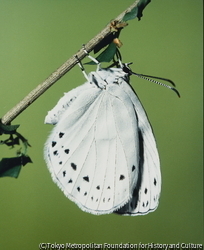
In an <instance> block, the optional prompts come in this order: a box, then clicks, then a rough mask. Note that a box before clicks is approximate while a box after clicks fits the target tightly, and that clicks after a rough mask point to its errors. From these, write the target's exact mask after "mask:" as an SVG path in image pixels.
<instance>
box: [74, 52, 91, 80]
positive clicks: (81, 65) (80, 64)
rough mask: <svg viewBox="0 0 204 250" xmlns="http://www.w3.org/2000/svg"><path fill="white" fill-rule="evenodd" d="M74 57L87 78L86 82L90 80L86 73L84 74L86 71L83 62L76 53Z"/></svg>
mask: <svg viewBox="0 0 204 250" xmlns="http://www.w3.org/2000/svg"><path fill="white" fill-rule="evenodd" d="M75 57H76V59H77V64H78V65H79V67H80V69H81V71H82V73H83V75H84V77H85V78H86V79H87V81H88V82H90V79H89V77H88V75H87V74H86V71H85V68H84V66H83V64H82V63H81V61H80V60H79V58H78V56H77V55H75Z"/></svg>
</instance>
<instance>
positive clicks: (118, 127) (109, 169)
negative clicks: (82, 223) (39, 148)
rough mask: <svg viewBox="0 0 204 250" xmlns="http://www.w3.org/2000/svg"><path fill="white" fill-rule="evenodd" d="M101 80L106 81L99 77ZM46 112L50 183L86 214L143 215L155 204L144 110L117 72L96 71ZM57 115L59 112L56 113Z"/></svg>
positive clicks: (155, 171)
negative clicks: (53, 126)
mask: <svg viewBox="0 0 204 250" xmlns="http://www.w3.org/2000/svg"><path fill="white" fill-rule="evenodd" d="M106 76H107V79H106V78H105V77H106ZM89 77H90V81H91V79H93V78H94V82H95V83H97V84H95V83H92V84H91V83H89V82H87V83H85V84H84V85H82V86H80V87H78V88H76V89H75V90H72V91H70V92H68V93H67V94H65V96H64V97H63V98H62V99H61V100H60V101H59V102H58V104H57V105H56V107H55V108H54V109H53V110H52V111H50V112H49V113H48V116H47V117H46V122H48V123H57V124H56V126H55V128H54V129H53V131H52V133H51V134H50V136H49V138H48V140H47V142H46V146H45V152H44V154H45V160H46V162H47V165H48V168H49V170H50V172H51V175H52V178H53V180H54V181H55V182H56V183H57V185H58V186H59V187H60V188H61V189H62V191H63V192H64V194H65V195H66V196H67V197H68V198H70V199H71V200H72V201H74V202H75V203H76V204H77V205H78V206H79V207H80V208H81V209H82V210H84V211H86V212H90V213H92V214H107V213H112V212H116V213H119V214H123V215H126V214H127V215H137V214H145V213H147V212H149V211H151V210H154V209H155V208H156V207H157V205H158V199H159V195H160V185H161V177H160V168H159V158H158V153H157V148H156V143H155V140H154V136H153V133H152V129H151V126H150V124H149V122H148V119H147V116H146V114H145V111H144V109H143V107H142V105H141V104H140V101H139V99H138V98H137V96H136V94H135V93H134V91H133V90H132V89H131V87H130V86H129V84H128V81H127V79H128V78H127V74H126V73H124V72H123V71H122V69H114V68H112V69H98V70H97V71H96V72H92V73H90V74H89ZM61 110H62V111H61Z"/></svg>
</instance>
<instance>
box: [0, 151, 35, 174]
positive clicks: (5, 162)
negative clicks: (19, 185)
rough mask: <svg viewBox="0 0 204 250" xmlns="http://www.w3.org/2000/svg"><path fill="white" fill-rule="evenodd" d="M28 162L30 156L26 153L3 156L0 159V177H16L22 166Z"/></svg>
mask: <svg viewBox="0 0 204 250" xmlns="http://www.w3.org/2000/svg"><path fill="white" fill-rule="evenodd" d="M29 162H30V163H32V161H31V159H30V157H29V156H27V155H21V156H18V157H12V158H3V159H2V160H1V161H0V177H6V176H10V177H14V178H18V175H19V173H20V171H21V168H22V166H25V165H26V164H27V163H29Z"/></svg>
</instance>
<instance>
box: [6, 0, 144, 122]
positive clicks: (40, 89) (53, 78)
mask: <svg viewBox="0 0 204 250" xmlns="http://www.w3.org/2000/svg"><path fill="white" fill-rule="evenodd" d="M139 2H140V0H137V1H135V2H134V3H133V4H132V5H131V6H130V7H129V8H128V9H126V10H125V11H123V12H122V13H121V14H120V15H119V16H118V17H116V18H115V19H114V20H117V21H119V22H120V21H121V20H122V18H123V16H124V15H125V14H126V13H127V12H130V11H131V10H132V9H133V8H134V7H136V6H137V5H138V3H139ZM110 33H111V30H110V24H108V25H107V26H106V27H105V28H104V29H103V30H102V31H101V32H100V33H99V34H98V35H96V36H95V37H94V38H92V39H91V40H90V41H89V42H88V43H87V44H86V45H85V47H86V50H87V51H88V52H90V51H92V50H93V49H94V47H95V46H96V45H97V44H98V43H99V42H100V41H101V40H102V39H103V38H104V37H106V36H108V35H109V34H110ZM76 55H77V57H78V58H79V59H80V60H82V59H83V58H84V57H85V56H86V54H85V53H84V51H83V49H81V50H79V51H78V52H77V53H76V54H74V55H73V56H72V57H71V58H70V59H69V60H67V61H66V62H65V63H64V64H62V65H61V66H60V67H59V68H58V69H57V70H56V71H55V72H53V73H52V74H51V75H50V76H49V77H48V78H47V79H46V80H45V81H44V82H42V83H41V84H39V85H38V86H37V87H36V88H35V89H34V90H32V91H31V92H30V93H29V94H28V95H27V96H26V97H25V98H24V99H23V100H22V101H20V102H19V103H18V104H17V105H16V106H15V107H13V108H12V109H11V110H10V111H8V112H7V113H6V114H5V115H4V116H3V117H2V119H1V122H2V123H3V124H9V123H10V122H11V121H13V120H14V119H15V118H16V117H17V116H18V115H19V114H20V113H21V112H23V111H24V110H25V109H26V108H27V107H28V106H29V105H31V104H32V103H33V102H34V101H35V100H36V99H37V98H38V97H40V96H41V95H42V94H43V93H44V92H45V91H46V90H47V89H48V88H50V87H51V86H52V85H53V84H54V83H55V82H57V81H58V80H59V79H60V78H61V77H62V76H64V75H65V74H66V73H67V72H68V71H69V70H70V69H72V68H73V67H74V66H75V65H76V64H77V60H76V57H75V56H76Z"/></svg>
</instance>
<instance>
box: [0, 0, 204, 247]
mask: <svg viewBox="0 0 204 250" xmlns="http://www.w3.org/2000/svg"><path fill="white" fill-rule="evenodd" d="M132 3H133V0H125V1H121V0H117V1H116V0H112V1H110V0H103V1H94V0H89V1H79V0H75V1H71V0H58V1H56V0H55V1H54V0H35V1H26V0H24V1H23V0H18V1H6V0H0V27H1V28H0V36H1V37H0V79H1V87H0V96H1V98H0V114H1V115H0V116H3V115H4V114H5V113H6V112H7V111H8V110H10V109H11V108H12V107H13V106H14V105H15V104H17V103H18V102H19V101H20V100H21V99H22V98H23V97H24V96H26V95H27V94H28V93H29V92H30V91H31V90H32V89H34V88H35V87H36V86H37V85H38V84H39V83H41V82H42V81H43V80H44V79H45V78H47V77H48V76H49V75H50V74H51V73H52V72H53V71H54V70H55V69H56V68H58V67H59V66H60V65H61V64H62V63H64V62H65V61H66V60H67V59H68V58H69V57H70V56H72V55H73V54H74V53H76V52H77V51H78V50H79V49H80V48H81V45H82V44H83V43H86V42H88V41H89V40H90V39H91V38H92V37H94V36H95V35H96V34H97V33H98V32H99V31H100V30H101V29H102V28H103V27H104V26H105V25H106V24H107V23H109V21H110V20H112V19H114V18H115V17H116V16H117V15H118V14H119V13H121V12H122V11H123V10H125V9H126V8H127V7H128V6H129V5H130V4H132ZM202 9H203V6H202V1H200V0H196V1H190V0H179V1H170V0H166V1H159V0H154V1H152V2H151V3H150V4H149V5H148V6H147V7H146V9H145V10H144V13H143V14H144V15H143V18H142V19H141V21H139V22H138V21H137V20H136V19H134V20H132V21H129V26H128V27H127V28H125V29H124V30H123V31H122V33H121V36H120V39H121V40H122V42H123V47H122V48H121V53H122V55H123V61H124V62H134V64H133V65H132V70H133V71H135V72H137V73H143V74H150V75H156V76H163V77H167V78H170V79H172V80H174V81H175V82H176V84H177V89H178V90H179V92H180V94H181V98H180V99H179V98H178V97H177V96H176V94H175V93H174V92H173V91H169V90H168V89H166V88H163V87H161V86H157V85H155V84H153V83H150V82H148V81H145V80H142V79H139V78H137V77H134V76H132V78H131V83H132V86H133V87H134V89H135V90H136V92H137V94H138V95H139V97H140V99H141V101H142V103H143V105H144V107H145V109H146V111H147V113H148V116H149V119H150V121H151V124H152V126H153V128H154V133H155V136H156V140H157V144H158V149H159V154H160V159H161V171H162V194H161V199H160V204H159V207H158V209H157V210H156V211H155V212H153V213H150V214H148V215H145V216H136V217H122V216H117V215H114V214H113V215H103V216H95V215H91V214H88V213H85V212H82V211H81V210H80V209H79V208H78V207H77V206H76V205H75V204H74V203H73V202H71V201H69V200H68V199H67V198H66V197H65V196H64V195H63V193H62V192H61V191H60V189H59V188H58V187H57V186H56V185H55V184H54V183H53V182H52V180H51V176H50V174H49V172H48V170H47V167H46V165H45V162H44V160H43V145H44V142H45V141H46V138H47V136H48V134H49V132H50V130H51V128H52V127H51V126H49V125H44V124H43V121H44V117H45V115H46V114H47V111H48V110H50V109H51V108H52V107H53V106H54V105H55V104H56V102H57V101H58V99H59V98H60V97H61V96H62V95H63V92H67V91H69V90H70V89H72V88H73V87H76V86H79V85H80V84H82V83H83V82H84V81H85V79H84V77H83V75H82V74H81V72H80V69H79V68H78V67H75V68H74V69H72V70H71V71H70V72H69V73H68V74H67V75H66V76H64V77H63V78H62V79H61V80H59V81H58V82H57V83H56V84H55V85H54V86H53V87H51V89H49V90H48V91H47V92H46V93H45V94H44V95H43V96H41V97H40V98H39V99H38V100H37V101H36V102H35V103H34V104H32V105H31V106H30V107H29V108H28V109H27V110H25V111H24V112H23V113H22V114H21V115H20V116H19V117H17V118H16V119H15V121H14V122H13V124H21V127H20V130H19V132H21V133H22V134H23V135H24V136H25V137H26V138H28V139H29V142H30V144H31V145H32V148H30V149H29V152H28V153H29V155H30V156H31V158H32V160H33V164H28V165H26V166H25V167H24V168H23V169H22V171H21V174H20V176H19V178H18V179H13V178H9V177H4V178H1V179H0V201H1V203H0V248H1V249H30V250H34V249H38V244H39V243H40V242H50V243H54V242H57V243H66V242H70V243H91V242H95V243H104V242H108V243H121V242H122V243H127V242H130V243H139V242H142V243H148V242H154V243H178V242H180V243H181V242H185V243H191V242H192V243H203V203H202V199H203V185H202V184H203V170H202V155H203V149H202V140H203V134H202V127H203V125H202V119H203V117H202V107H203V104H202V98H203V96H202V94H203V89H202V70H203V65H202V62H203V58H202ZM94 68H95V67H94V66H86V70H87V71H90V70H93V69H94ZM14 154H15V152H14V151H13V150H12V151H11V150H8V149H7V148H6V147H5V146H1V152H0V158H2V157H7V156H11V155H13V156H14Z"/></svg>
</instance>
